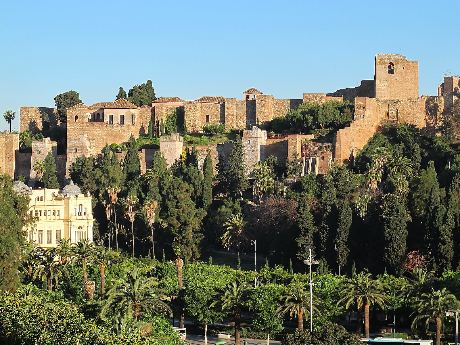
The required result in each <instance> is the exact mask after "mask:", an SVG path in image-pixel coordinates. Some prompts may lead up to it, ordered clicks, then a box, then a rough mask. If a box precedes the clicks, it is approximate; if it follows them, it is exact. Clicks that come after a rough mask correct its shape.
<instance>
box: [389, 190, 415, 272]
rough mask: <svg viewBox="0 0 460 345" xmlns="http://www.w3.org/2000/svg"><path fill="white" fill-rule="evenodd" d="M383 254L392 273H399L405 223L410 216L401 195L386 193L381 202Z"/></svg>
mask: <svg viewBox="0 0 460 345" xmlns="http://www.w3.org/2000/svg"><path fill="white" fill-rule="evenodd" d="M382 218H383V233H384V239H385V243H384V254H383V261H384V262H385V265H386V267H387V268H388V269H389V271H390V272H392V273H399V272H400V270H401V269H402V267H401V266H402V263H403V260H404V258H405V256H406V250H407V236H408V230H407V223H408V221H409V220H410V216H409V214H408V212H407V207H406V203H405V201H404V200H403V198H402V197H399V196H397V195H395V194H387V195H385V197H384V200H383V204H382Z"/></svg>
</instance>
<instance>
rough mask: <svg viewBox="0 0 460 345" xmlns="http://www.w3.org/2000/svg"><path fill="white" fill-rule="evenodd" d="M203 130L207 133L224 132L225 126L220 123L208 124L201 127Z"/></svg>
mask: <svg viewBox="0 0 460 345" xmlns="http://www.w3.org/2000/svg"><path fill="white" fill-rule="evenodd" d="M203 132H204V133H205V134H207V135H217V134H222V133H224V132H225V126H224V125H223V124H222V123H219V124H208V125H205V126H204V127H203Z"/></svg>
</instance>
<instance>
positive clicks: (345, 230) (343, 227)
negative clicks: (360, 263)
mask: <svg viewBox="0 0 460 345" xmlns="http://www.w3.org/2000/svg"><path fill="white" fill-rule="evenodd" d="M352 221H353V212H352V210H351V207H350V203H349V202H348V200H345V201H343V202H342V203H340V204H339V207H338V219H337V234H336V237H335V249H336V252H337V265H338V266H339V267H344V266H345V265H346V264H347V262H348V254H349V253H350V249H349V244H348V239H349V236H350V228H351V224H352Z"/></svg>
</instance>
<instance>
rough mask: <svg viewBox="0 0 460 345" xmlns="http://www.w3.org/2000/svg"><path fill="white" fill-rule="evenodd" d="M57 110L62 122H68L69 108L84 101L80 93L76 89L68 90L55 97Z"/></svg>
mask: <svg viewBox="0 0 460 345" xmlns="http://www.w3.org/2000/svg"><path fill="white" fill-rule="evenodd" d="M54 102H55V104H56V110H57V113H58V116H59V119H60V121H61V122H63V123H65V122H67V109H68V108H70V107H73V106H74V105H77V104H80V103H82V101H81V100H80V95H79V94H78V92H76V91H73V90H71V91H67V92H64V93H61V94H59V95H57V96H56V97H54Z"/></svg>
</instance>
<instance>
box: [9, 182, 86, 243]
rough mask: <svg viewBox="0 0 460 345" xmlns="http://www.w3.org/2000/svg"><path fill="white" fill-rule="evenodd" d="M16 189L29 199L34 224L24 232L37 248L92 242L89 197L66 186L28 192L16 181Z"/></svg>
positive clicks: (74, 188) (76, 189)
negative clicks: (60, 188) (85, 241)
mask: <svg viewBox="0 0 460 345" xmlns="http://www.w3.org/2000/svg"><path fill="white" fill-rule="evenodd" d="M15 190H16V191H18V192H21V193H27V194H28V195H29V196H30V203H29V214H30V215H31V216H33V217H34V219H35V222H34V223H33V224H32V225H30V226H28V228H27V229H25V230H26V233H27V238H28V240H29V241H30V242H32V243H35V244H36V245H38V246H39V247H45V248H52V247H56V246H57V245H58V243H59V241H60V240H62V239H66V240H69V241H70V243H73V244H75V243H78V242H80V241H83V240H88V241H90V242H92V241H93V223H94V220H93V212H92V203H91V196H90V195H85V194H83V193H82V192H81V191H80V188H79V187H78V186H76V185H74V184H72V183H71V184H69V185H67V186H66V187H64V188H63V189H62V190H59V189H46V188H44V189H31V188H29V187H27V186H25V185H24V184H23V183H21V182H15Z"/></svg>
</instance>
